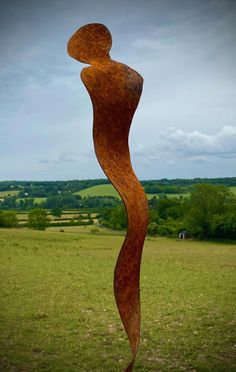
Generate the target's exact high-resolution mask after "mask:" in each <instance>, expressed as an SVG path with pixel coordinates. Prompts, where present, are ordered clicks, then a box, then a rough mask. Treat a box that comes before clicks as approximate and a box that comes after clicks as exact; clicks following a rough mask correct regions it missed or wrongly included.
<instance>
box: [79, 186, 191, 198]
mask: <svg viewBox="0 0 236 372" xmlns="http://www.w3.org/2000/svg"><path fill="white" fill-rule="evenodd" d="M76 194H78V195H81V196H82V197H85V196H116V197H117V198H119V199H120V196H119V194H118V193H117V191H116V190H115V188H114V187H113V186H112V185H97V186H92V187H88V188H87V189H84V190H81V191H78V192H76ZM188 195H189V194H168V197H170V198H171V197H172V198H173V197H180V196H184V197H186V196H188ZM153 196H157V194H147V198H148V199H151V198H152V197H153Z"/></svg>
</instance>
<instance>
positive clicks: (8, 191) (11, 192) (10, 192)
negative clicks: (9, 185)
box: [0, 190, 19, 198]
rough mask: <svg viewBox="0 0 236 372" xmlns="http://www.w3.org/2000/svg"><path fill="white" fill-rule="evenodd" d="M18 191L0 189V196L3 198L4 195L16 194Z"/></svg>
mask: <svg viewBox="0 0 236 372" xmlns="http://www.w3.org/2000/svg"><path fill="white" fill-rule="evenodd" d="M18 193H19V191H17V190H7V191H0V198H4V197H5V196H13V195H17V194H18Z"/></svg>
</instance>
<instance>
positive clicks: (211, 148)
mask: <svg viewBox="0 0 236 372" xmlns="http://www.w3.org/2000/svg"><path fill="white" fill-rule="evenodd" d="M132 156H133V158H134V159H135V160H136V159H137V160H141V161H142V162H143V163H146V164H151V163H152V162H153V161H156V160H160V159H163V158H165V163H166V164H167V165H172V164H174V163H175V160H178V159H179V158H181V157H184V158H191V159H192V160H193V161H195V162H198V163H206V162H208V161H209V160H210V159H212V158H221V159H225V158H227V159H234V158H236V127H232V126H223V127H222V129H221V130H220V131H218V132H217V133H215V134H205V133H201V132H199V131H196V130H195V131H193V132H185V131H183V130H181V129H176V128H173V127H172V128H169V130H167V131H163V132H161V133H160V135H159V137H158V138H157V141H156V144H155V145H154V146H152V147H144V146H139V147H137V148H136V149H134V151H133V153H132Z"/></svg>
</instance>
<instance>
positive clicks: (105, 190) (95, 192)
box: [75, 185, 120, 199]
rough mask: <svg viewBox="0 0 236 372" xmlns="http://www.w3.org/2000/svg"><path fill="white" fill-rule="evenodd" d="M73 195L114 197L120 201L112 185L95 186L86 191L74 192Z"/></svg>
mask: <svg viewBox="0 0 236 372" xmlns="http://www.w3.org/2000/svg"><path fill="white" fill-rule="evenodd" d="M75 194H77V195H81V196H82V197H86V196H115V197H117V198H119V199H120V196H119V194H118V192H117V191H116V189H115V188H114V187H113V186H112V185H97V186H92V187H88V188H87V189H84V190H81V191H78V192H76V193H75Z"/></svg>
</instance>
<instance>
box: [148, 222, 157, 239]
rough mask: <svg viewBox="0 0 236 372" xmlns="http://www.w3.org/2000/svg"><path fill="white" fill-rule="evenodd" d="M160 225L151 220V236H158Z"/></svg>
mask: <svg viewBox="0 0 236 372" xmlns="http://www.w3.org/2000/svg"><path fill="white" fill-rule="evenodd" d="M158 230H159V226H158V224H157V223H156V222H151V223H150V224H149V225H148V228H147V233H148V235H151V236H157V235H158Z"/></svg>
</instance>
